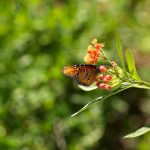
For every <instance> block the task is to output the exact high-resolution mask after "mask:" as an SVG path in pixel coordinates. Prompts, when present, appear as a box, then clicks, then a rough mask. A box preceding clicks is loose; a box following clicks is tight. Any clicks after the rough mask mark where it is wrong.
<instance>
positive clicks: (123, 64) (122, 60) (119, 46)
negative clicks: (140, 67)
mask: <svg viewBox="0 0 150 150" xmlns="http://www.w3.org/2000/svg"><path fill="white" fill-rule="evenodd" d="M116 48H117V51H118V56H119V58H120V62H121V65H122V68H123V70H124V71H125V74H127V71H126V67H125V62H124V57H123V52H122V48H121V44H120V37H119V34H118V33H117V31H116Z"/></svg>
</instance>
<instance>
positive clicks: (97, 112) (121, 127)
mask: <svg viewBox="0 0 150 150" xmlns="http://www.w3.org/2000/svg"><path fill="white" fill-rule="evenodd" d="M149 6H150V1H149V0H131V1H129V0H122V1H120V0H112V1H109V0H83V1H81V0H5V1H0V52H1V53H0V150H67V149H68V150H99V149H101V150H102V149H103V150H104V149H105V150H107V149H108V150H113V149H115V150H122V149H123V150H124V149H127V150H129V149H137V150H148V149H149V145H150V134H145V135H144V136H141V137H139V138H136V139H132V140H123V139H122V138H121V137H122V136H124V135H126V134H127V133H130V132H132V131H133V130H135V129H138V128H140V127H141V126H143V125H147V124H150V120H149V116H150V109H149V106H150V100H149V97H150V93H149V92H148V91H146V90H141V89H138V90H137V89H129V90H127V91H124V92H123V93H121V94H120V95H116V96H114V97H112V98H111V99H108V100H106V101H105V102H103V103H99V104H97V105H94V106H93V107H91V108H90V109H88V110H87V111H84V112H83V113H81V114H79V115H78V116H76V117H74V118H70V115H71V114H73V113H74V112H76V111H77V110H78V109H80V108H81V107H82V106H83V105H85V104H86V103H87V102H89V101H91V100H92V99H94V98H96V97H99V96H100V95H101V94H102V91H100V90H95V91H91V92H84V91H81V90H80V89H79V88H78V87H77V85H76V84H75V83H74V82H73V81H72V80H71V79H68V78H66V77H64V76H63V75H62V73H61V70H62V68H63V67H64V66H66V65H71V64H82V63H84V62H83V57H84V55H85V53H86V48H87V46H88V45H89V43H90V41H91V40H92V39H93V38H95V37H96V38H98V39H99V41H100V42H105V45H106V46H105V51H106V53H107V52H108V56H109V57H110V58H111V59H114V60H116V61H117V60H118V58H117V51H116V48H115V30H116V29H118V30H119V33H120V36H121V42H122V46H123V48H124V49H126V48H133V50H134V54H135V58H136V65H137V68H138V71H139V73H140V75H141V78H143V79H145V80H147V81H150V79H149V74H150V69H149V65H150V60H149V57H150V19H149V18H150V10H149Z"/></svg>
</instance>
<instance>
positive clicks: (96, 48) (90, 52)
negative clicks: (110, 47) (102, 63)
mask: <svg viewBox="0 0 150 150" xmlns="http://www.w3.org/2000/svg"><path fill="white" fill-rule="evenodd" d="M103 47H104V43H97V39H94V40H93V41H92V42H91V45H89V46H88V49H87V54H86V56H85V57H84V61H85V62H86V64H90V63H92V64H96V62H97V61H98V60H99V56H100V53H101V52H102V48H103Z"/></svg>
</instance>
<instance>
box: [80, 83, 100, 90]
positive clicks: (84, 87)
mask: <svg viewBox="0 0 150 150" xmlns="http://www.w3.org/2000/svg"><path fill="white" fill-rule="evenodd" d="M78 87H79V88H81V89H82V90H84V91H92V90H95V89H97V86H96V85H95V83H94V84H92V85H91V86H88V87H87V86H83V85H78Z"/></svg>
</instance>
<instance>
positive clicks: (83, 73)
mask: <svg viewBox="0 0 150 150" xmlns="http://www.w3.org/2000/svg"><path fill="white" fill-rule="evenodd" d="M98 73H99V69H98V67H97V66H94V65H74V66H67V67H64V69H63V74H64V75H66V76H68V77H71V78H73V79H74V80H75V82H77V83H78V84H80V85H83V86H90V85H91V84H93V83H94V82H95V79H96V76H97V74H98Z"/></svg>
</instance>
